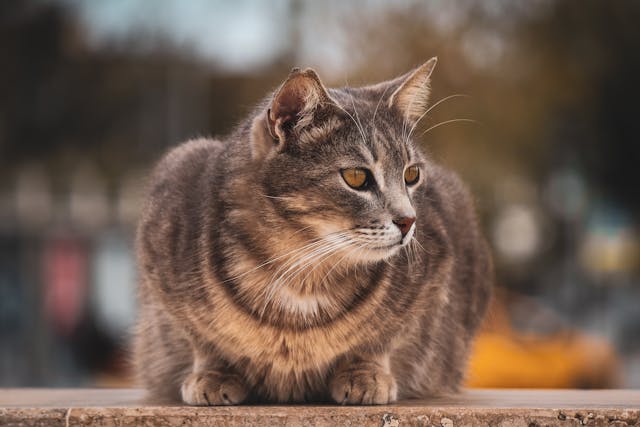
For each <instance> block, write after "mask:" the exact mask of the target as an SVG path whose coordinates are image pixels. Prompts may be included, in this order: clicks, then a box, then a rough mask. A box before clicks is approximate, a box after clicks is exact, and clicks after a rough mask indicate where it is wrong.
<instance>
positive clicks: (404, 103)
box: [389, 56, 438, 124]
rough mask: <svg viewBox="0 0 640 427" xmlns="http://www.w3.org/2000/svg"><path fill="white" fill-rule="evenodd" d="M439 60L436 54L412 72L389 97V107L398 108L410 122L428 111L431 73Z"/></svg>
mask: <svg viewBox="0 0 640 427" xmlns="http://www.w3.org/2000/svg"><path fill="white" fill-rule="evenodd" d="M437 62H438V58H437V57H435V56H434V57H433V58H431V59H430V60H428V61H427V62H425V63H424V64H422V65H421V66H419V67H418V68H416V69H415V70H414V71H412V72H410V73H409V74H408V76H407V77H406V78H405V79H404V81H403V82H402V83H401V84H400V87H399V88H398V89H396V91H395V92H394V93H393V94H392V95H391V97H390V98H389V108H396V109H397V110H398V111H400V113H401V114H402V116H403V117H404V118H405V120H407V122H409V123H412V124H414V123H416V122H417V121H418V120H420V118H422V115H423V114H424V113H425V111H427V105H428V102H429V95H430V93H431V87H430V82H431V73H432V72H433V69H434V68H435V66H436V63H437Z"/></svg>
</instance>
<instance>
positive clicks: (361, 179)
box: [340, 168, 369, 190]
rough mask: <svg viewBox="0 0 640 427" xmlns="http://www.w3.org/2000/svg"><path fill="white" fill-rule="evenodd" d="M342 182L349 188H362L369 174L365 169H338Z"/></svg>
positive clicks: (365, 184)
mask: <svg viewBox="0 0 640 427" xmlns="http://www.w3.org/2000/svg"><path fill="white" fill-rule="evenodd" d="M340 173H341V174H342V178H343V179H344V182H346V183H347V185H349V187H351V188H355V189H356V190H362V189H364V188H365V187H366V186H367V183H368V177H369V174H368V172H367V170H366V169H361V168H350V169H343V170H341V171H340Z"/></svg>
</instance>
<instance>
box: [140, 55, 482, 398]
mask: <svg viewBox="0 0 640 427" xmlns="http://www.w3.org/2000/svg"><path fill="white" fill-rule="evenodd" d="M434 65H435V58H434V59H432V60H430V61H428V62H427V63H425V64H424V65H423V66H421V67H419V68H417V69H416V70H414V71H412V72H410V73H408V74H406V75H404V76H402V77H399V78H397V79H395V80H392V81H389V82H385V83H381V84H378V85H375V86H368V87H362V88H342V89H326V88H324V86H323V85H322V83H321V82H320V80H319V79H318V77H317V75H316V74H315V73H314V72H313V71H312V70H306V71H304V72H301V71H299V70H294V71H292V73H291V74H290V76H289V77H288V79H287V80H286V81H285V83H283V85H282V86H281V87H280V88H279V89H278V90H277V91H276V92H275V93H274V94H273V95H272V96H269V97H268V99H266V100H265V101H264V102H263V103H262V104H261V105H260V106H259V107H258V108H257V109H256V110H255V111H254V113H253V115H252V116H251V117H249V118H248V119H247V120H245V121H244V122H243V123H242V124H241V125H240V126H239V127H238V128H237V129H236V130H235V131H234V132H233V133H232V134H231V135H230V136H228V137H227V138H226V139H225V140H224V141H216V140H212V139H199V140H194V141H190V142H187V143H185V144H183V145H180V146H178V147H177V148H175V149H173V150H172V151H171V152H169V154H167V155H166V156H165V157H164V159H163V160H162V161H161V162H160V164H159V165H158V166H157V168H156V169H155V172H154V174H153V177H152V180H151V186H150V190H149V197H148V202H147V204H146V207H145V209H144V212H143V215H142V218H141V220H140V224H139V229H138V240H137V244H138V259H139V267H140V275H141V277H140V303H141V306H140V318H139V322H138V328H137V333H136V340H135V341H136V342H135V365H136V370H137V373H138V374H139V377H140V379H141V381H142V384H143V385H144V386H145V387H146V388H147V389H148V390H149V391H150V393H151V395H152V396H154V397H156V398H169V399H174V400H183V401H184V402H186V403H189V404H196V405H207V404H210V405H217V404H235V403H241V402H246V401H254V402H311V401H330V400H334V401H336V402H339V403H349V404H359V403H364V404H371V403H376V404H383V403H388V402H391V401H394V400H396V399H402V398H413V397H424V396H427V395H430V394H434V393H439V392H449V391H455V390H456V389H457V387H458V386H459V384H460V382H461V380H462V378H463V372H464V366H465V361H466V357H467V354H468V352H469V346H470V342H471V340H472V337H473V335H474V333H475V332H476V329H477V327H478V325H479V323H480V320H481V318H482V316H483V314H484V312H485V308H486V306H487V300H488V298H489V294H490V288H491V281H492V268H491V261H490V256H489V253H488V250H487V247H486V245H485V242H484V240H483V238H482V236H481V233H480V231H479V229H478V225H477V220H476V216H475V213H474V209H473V202H472V199H471V197H470V195H469V192H468V191H467V189H466V187H465V186H464V185H463V184H462V182H461V181H460V180H459V178H458V177H457V176H456V175H455V174H454V173H452V172H450V171H448V170H446V169H443V168H442V167H440V166H437V165H435V164H434V163H433V162H432V161H431V160H430V159H429V158H428V157H426V156H425V155H424V154H423V153H422V152H421V150H420V149H419V147H418V146H417V144H416V143H415V142H414V141H413V140H412V139H411V135H410V131H411V130H412V128H413V126H414V125H415V124H416V123H417V121H418V120H419V119H420V118H421V116H422V115H423V114H424V113H425V112H426V103H427V98H428V94H429V78H430V74H431V71H432V70H433V67H434ZM413 164H417V165H419V167H420V174H421V175H420V178H419V181H418V183H417V184H415V185H413V186H409V185H406V184H405V181H404V179H403V172H404V170H405V168H407V167H408V166H411V165H413ZM353 167H360V168H366V169H369V170H370V171H371V173H372V177H373V180H372V181H370V182H371V184H370V185H369V186H368V187H367V188H366V189H364V190H356V189H353V188H350V187H349V186H348V185H347V184H346V182H345V180H344V179H343V177H342V176H341V172H340V171H341V169H345V168H353ZM411 217H416V220H415V225H413V226H412V227H411V229H410V231H409V232H408V233H407V236H404V237H403V235H402V233H401V232H400V230H399V226H396V225H394V223H393V222H392V221H394V220H396V219H398V218H411ZM383 246H384V248H383V249H375V248H374V247H383Z"/></svg>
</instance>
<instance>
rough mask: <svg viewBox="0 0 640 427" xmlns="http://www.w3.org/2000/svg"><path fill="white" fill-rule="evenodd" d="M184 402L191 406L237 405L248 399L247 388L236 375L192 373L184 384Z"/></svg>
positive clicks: (182, 389)
mask: <svg viewBox="0 0 640 427" xmlns="http://www.w3.org/2000/svg"><path fill="white" fill-rule="evenodd" d="M180 392H181V394H182V401H183V402H184V403H186V404H189V405H197V406H207V405H208V406H212V405H237V404H239V403H242V402H244V400H245V399H246V398H247V394H248V392H247V388H246V387H245V385H244V384H243V382H242V379H241V378H240V377H238V376H237V375H235V374H225V373H221V372H217V371H207V372H198V373H196V372H192V373H191V374H189V376H188V377H187V378H185V380H184V381H183V382H182V387H181V388H180Z"/></svg>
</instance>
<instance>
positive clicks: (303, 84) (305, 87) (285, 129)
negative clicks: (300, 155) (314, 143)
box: [267, 68, 335, 150]
mask: <svg viewBox="0 0 640 427" xmlns="http://www.w3.org/2000/svg"><path fill="white" fill-rule="evenodd" d="M331 105H335V102H334V101H333V100H332V99H331V97H330V96H329V94H328V93H327V90H326V89H325V87H324V85H323V84H322V82H321V81H320V78H319V77H318V75H317V74H316V72H315V71H313V70H312V69H310V68H308V69H306V70H304V71H300V69H298V68H294V69H293V70H292V71H291V73H290V74H289V77H287V80H285V82H284V83H283V84H282V86H280V88H279V89H278V91H277V92H276V94H275V95H274V97H273V100H272V101H271V105H270V107H269V110H268V111H267V126H268V129H269V133H270V134H271V136H272V137H273V138H274V140H276V142H277V145H278V148H279V149H280V150H282V149H283V148H284V146H285V145H286V143H287V142H288V140H289V139H290V138H292V137H294V135H295V134H299V132H300V131H301V130H302V129H304V128H306V127H308V126H310V125H312V124H313V121H314V117H315V116H316V113H317V112H318V110H320V109H324V108H327V107H329V106H331Z"/></svg>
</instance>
